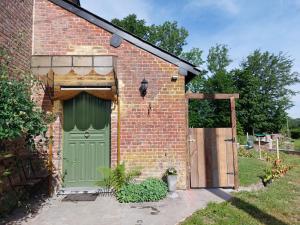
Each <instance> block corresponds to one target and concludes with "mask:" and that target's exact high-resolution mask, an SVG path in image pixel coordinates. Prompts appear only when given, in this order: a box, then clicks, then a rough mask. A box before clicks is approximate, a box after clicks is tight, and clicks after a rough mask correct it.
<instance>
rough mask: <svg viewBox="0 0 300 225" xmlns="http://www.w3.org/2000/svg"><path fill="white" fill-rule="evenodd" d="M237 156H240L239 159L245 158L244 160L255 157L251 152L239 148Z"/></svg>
mask: <svg viewBox="0 0 300 225" xmlns="http://www.w3.org/2000/svg"><path fill="white" fill-rule="evenodd" d="M238 156H240V157H246V158H254V157H255V155H254V154H253V152H252V151H250V150H246V149H245V148H243V147H240V148H239V150H238Z"/></svg>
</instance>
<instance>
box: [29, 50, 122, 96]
mask: <svg viewBox="0 0 300 225" xmlns="http://www.w3.org/2000/svg"><path fill="white" fill-rule="evenodd" d="M115 62H116V59H115V57H113V56H109V55H107V56H105V55H102V56H100V55H98V56H78V55H77V56H75V55H70V56H68V55H64V56H45V55H43V56H33V57H32V59H31V70H32V73H33V74H35V75H36V76H38V77H39V79H40V80H41V81H42V82H43V83H44V84H45V85H46V86H48V87H51V88H53V92H54V100H58V99H59V100H68V99H71V98H73V97H74V96H76V95H78V94H79V93H80V92H81V91H80V90H61V88H62V87H110V88H111V90H101V91H96V90H91V91H86V92H87V93H89V94H91V95H94V96H96V97H99V98H102V99H106V100H116V89H117V88H116V76H115V73H114V64H115Z"/></svg>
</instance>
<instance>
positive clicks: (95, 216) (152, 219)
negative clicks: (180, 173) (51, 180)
mask: <svg viewBox="0 0 300 225" xmlns="http://www.w3.org/2000/svg"><path fill="white" fill-rule="evenodd" d="M177 194H178V197H177V198H172V197H170V196H169V197H168V198H166V199H164V200H162V201H160V202H151V203H134V204H133V203H132V204H120V203H118V202H117V201H116V200H115V199H114V197H111V196H106V197H105V196H99V197H98V198H97V199H96V200H95V201H92V202H62V201H61V199H62V196H60V197H54V198H51V199H49V200H48V201H47V202H46V203H45V204H44V205H43V207H41V209H40V210H39V211H38V212H37V213H36V214H34V215H28V216H26V217H25V218H24V217H23V218H22V217H21V216H19V217H18V216H16V217H15V219H14V220H12V221H11V222H10V223H9V224H20V225H23V224H24V225H25V224H26V225H158V224H159V225H175V224H178V223H179V222H181V221H182V220H184V219H185V218H186V217H188V216H190V215H191V214H192V213H193V212H195V211H196V210H198V209H201V208H204V207H205V206H206V205H207V203H208V202H212V201H213V202H222V201H224V200H228V199H230V197H231V196H230V194H229V191H228V190H223V189H197V190H187V191H178V192H177Z"/></svg>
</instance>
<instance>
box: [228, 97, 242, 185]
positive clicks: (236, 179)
mask: <svg viewBox="0 0 300 225" xmlns="http://www.w3.org/2000/svg"><path fill="white" fill-rule="evenodd" d="M230 112H231V116H230V117H231V129H232V152H233V170H234V189H238V188H239V185H240V184H239V169H238V154H237V145H236V140H237V134H236V112H235V98H234V97H233V96H232V97H230Z"/></svg>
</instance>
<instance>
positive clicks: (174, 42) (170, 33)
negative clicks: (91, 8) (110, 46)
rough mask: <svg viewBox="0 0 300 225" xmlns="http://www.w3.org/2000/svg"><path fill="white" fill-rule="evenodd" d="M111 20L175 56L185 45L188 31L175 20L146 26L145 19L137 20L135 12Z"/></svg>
mask: <svg viewBox="0 0 300 225" xmlns="http://www.w3.org/2000/svg"><path fill="white" fill-rule="evenodd" d="M111 22H112V23H113V24H115V25H117V26H119V27H121V28H123V29H124V30H126V31H128V32H130V33H133V34H135V35H136V36H138V37H140V38H142V39H144V40H145V41H148V42H150V43H151V44H154V45H156V46H158V47H160V48H162V49H164V50H166V51H168V52H170V53H172V54H174V55H177V56H179V55H180V54H181V53H182V51H183V46H184V45H186V38H187V37H188V31H187V30H186V29H185V28H184V27H178V23H177V22H176V21H173V22H171V21H166V22H164V23H163V24H161V25H154V24H152V25H150V26H148V25H146V21H145V20H139V19H138V18H137V16H136V15H135V14H130V15H128V16H127V17H125V18H123V19H121V20H120V19H117V18H115V19H112V21H111Z"/></svg>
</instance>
